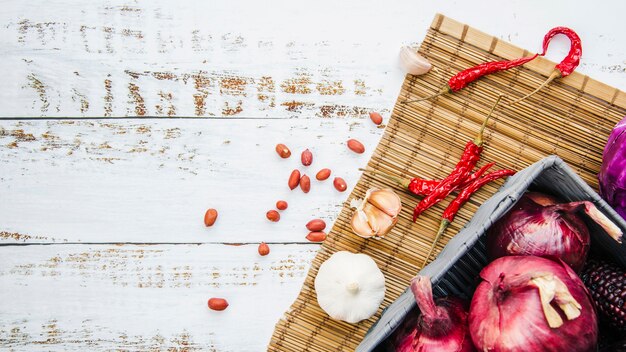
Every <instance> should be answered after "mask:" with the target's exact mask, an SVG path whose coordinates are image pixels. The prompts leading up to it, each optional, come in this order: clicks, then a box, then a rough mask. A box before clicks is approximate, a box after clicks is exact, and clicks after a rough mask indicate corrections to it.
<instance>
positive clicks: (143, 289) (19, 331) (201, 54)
mask: <svg viewBox="0 0 626 352" xmlns="http://www.w3.org/2000/svg"><path fill="white" fill-rule="evenodd" d="M2 5H3V6H2V11H0V23H1V24H2V25H1V26H0V47H2V48H3V50H2V51H1V52H0V57H1V58H2V63H1V64H0V72H1V74H2V83H1V84H0V102H1V103H0V350H7V351H67V350H76V351H78V350H80V351H85V350H89V351H109V350H118V351H145V350H151V351H206V350H215V351H261V350H264V349H265V348H266V346H267V344H268V342H269V340H270V337H271V334H272V331H273V328H274V324H275V323H276V321H277V320H278V319H279V318H280V317H281V315H282V314H283V312H284V311H285V309H287V308H288V307H289V305H290V304H291V302H292V301H293V300H294V298H295V297H296V296H297V293H298V291H299V290H300V287H301V285H302V282H303V281H304V277H305V275H306V272H307V270H308V268H309V266H310V263H311V260H312V258H313V257H314V255H315V252H316V250H317V248H318V245H316V244H309V243H306V240H305V239H304V236H306V229H304V226H303V225H304V223H306V221H308V220H309V219H311V218H313V217H321V218H323V219H325V220H326V222H327V223H328V224H329V225H330V224H332V222H333V221H334V220H335V218H336V217H337V216H338V213H339V210H340V208H341V205H342V203H343V202H344V201H345V200H346V196H347V194H348V193H349V192H346V193H338V192H336V191H335V190H334V189H332V186H331V185H330V182H328V181H326V183H318V182H317V181H313V184H312V190H311V192H310V193H309V194H307V195H304V194H303V193H302V192H301V191H299V190H295V191H293V192H291V191H289V190H288V188H287V186H286V181H287V177H288V175H289V172H290V171H291V170H292V169H294V168H300V169H301V170H303V171H306V172H307V174H309V175H310V176H312V175H313V174H314V173H315V172H317V170H318V169H319V168H321V167H330V168H332V169H333V172H334V174H336V175H341V176H342V177H344V178H345V179H346V181H348V185H349V188H351V187H352V186H353V185H354V183H355V182H356V180H357V179H358V177H359V176H360V174H359V172H358V171H357V168H358V167H361V166H364V165H365V164H366V163H367V161H368V160H369V157H370V156H371V152H372V151H373V149H374V147H375V146H376V145H377V143H378V142H379V140H380V138H381V136H382V132H383V129H379V128H376V127H375V126H373V125H372V124H371V122H370V121H369V119H368V118H367V113H368V112H369V111H372V110H376V111H380V112H382V113H383V115H384V116H385V117H388V115H389V111H390V109H391V108H392V106H393V103H394V101H395V99H396V96H397V94H398V92H399V91H400V86H401V83H402V80H403V79H404V74H403V73H402V71H401V70H400V69H399V68H398V67H397V53H398V50H399V47H400V46H401V45H417V44H419V43H417V42H416V41H417V40H419V39H420V38H423V37H424V34H425V33H426V30H427V28H428V26H429V24H430V22H431V20H432V18H433V16H434V15H435V13H437V12H441V13H444V14H445V15H447V16H449V17H452V18H456V19H458V20H459V21H462V22H465V23H469V24H470V25H472V26H473V27H476V28H479V29H481V30H482V31H484V32H487V33H491V34H493V35H496V36H498V37H499V38H501V39H504V40H507V41H511V42H512V43H514V44H515V45H517V46H520V47H524V48H528V49H529V50H539V49H540V47H539V46H540V43H541V38H542V36H543V34H544V33H545V32H546V31H547V30H548V29H550V28H551V27H554V26H557V25H566V26H570V27H572V28H574V29H576V30H577V31H578V33H579V34H580V35H581V37H582V39H583V44H584V53H583V58H582V63H581V66H580V67H579V69H578V71H579V72H581V73H583V74H586V75H589V76H591V77H592V78H594V79H597V80H600V81H602V82H604V83H606V84H609V85H612V86H615V87H617V88H619V89H622V90H626V81H625V80H624V77H625V73H626V69H625V66H626V62H625V58H626V45H625V44H626V41H625V38H624V36H623V24H622V21H621V19H620V18H619V17H618V16H615V15H614V14H617V13H623V12H625V10H626V3H624V2H623V1H618V0H613V1H606V2H602V3H601V4H597V3H591V2H583V1H574V2H572V1H553V2H542V1H522V0H516V1H510V2H507V3H506V6H505V5H503V4H502V3H501V2H496V1H480V2H479V3H477V4H472V5H469V4H464V3H463V4H461V3H458V2H455V1H451V0H446V1H438V2H436V3H435V2H431V3H425V2H405V1H395V0H394V1H388V2H378V1H359V2H357V1H353V0H349V1H343V2H335V1H330V0H321V1H316V2H307V3H305V2H293V1H287V0H277V1H272V2H259V1H252V0H237V1H185V2H172V1H165V0H152V1H131V0H99V1H92V2H87V3H86V2H81V1H77V0H52V1H41V0H36V1H29V2H9V1H5V2H3V4H2ZM491 13H494V15H491V16H489V15H487V14H491ZM567 49H568V45H567V42H566V41H565V40H562V38H555V40H554V44H553V45H552V46H551V48H550V52H549V54H548V57H549V58H550V59H552V60H555V61H559V60H560V58H561V57H562V56H563V55H564V54H565V53H566V52H567ZM348 138H357V139H359V140H361V141H362V142H363V143H364V145H365V146H366V152H365V153H364V154H362V155H355V154H352V153H350V152H349V151H348V150H347V149H346V147H345V140H346V139H348ZM279 142H280V143H285V144H287V145H289V146H290V148H291V149H292V153H293V156H292V157H291V158H290V159H287V160H282V159H280V158H278V157H277V155H276V154H275V152H274V145H275V144H276V143H279ZM304 148H311V150H313V152H314V155H315V157H314V163H313V165H312V166H311V167H309V168H304V167H302V166H301V165H299V161H298V159H299V158H298V156H299V153H300V151H301V150H302V149H304ZM281 198H284V199H285V200H287V201H288V202H289V205H290V206H289V209H287V210H286V211H285V212H283V216H282V219H281V221H280V222H278V223H269V222H268V221H267V220H266V219H265V218H264V214H265V211H267V210H268V209H270V208H271V207H272V206H273V204H274V203H275V201H276V200H278V199H281ZM208 207H215V208H217V209H218V210H219V211H220V216H219V218H218V222H217V223H216V225H215V226H214V227H212V228H208V229H207V228H205V227H204V226H203V224H202V215H203V213H204V211H205V210H206V208H208ZM261 241H266V242H268V243H270V248H271V253H270V255H269V256H267V257H260V256H258V254H257V253H256V248H257V244H258V243H259V242H261ZM236 244H241V245H236ZM212 296H217V297H225V298H227V299H228V300H229V302H230V303H231V305H230V307H229V308H228V309H227V310H226V311H224V312H221V313H216V312H211V311H209V310H208V309H207V308H206V300H207V299H208V298H209V297H212Z"/></svg>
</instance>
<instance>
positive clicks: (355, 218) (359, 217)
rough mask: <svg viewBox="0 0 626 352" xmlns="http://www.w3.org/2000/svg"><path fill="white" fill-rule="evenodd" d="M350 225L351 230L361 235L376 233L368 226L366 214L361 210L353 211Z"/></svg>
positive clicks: (367, 236) (368, 236) (365, 236)
mask: <svg viewBox="0 0 626 352" xmlns="http://www.w3.org/2000/svg"><path fill="white" fill-rule="evenodd" d="M350 226H352V231H354V233H356V234H357V235H359V236H361V237H364V238H370V237H372V236H375V235H376V233H375V232H374V231H373V230H372V227H371V226H370V223H369V221H368V219H367V214H365V212H364V211H363V210H359V211H356V212H354V214H353V215H352V220H351V221H350Z"/></svg>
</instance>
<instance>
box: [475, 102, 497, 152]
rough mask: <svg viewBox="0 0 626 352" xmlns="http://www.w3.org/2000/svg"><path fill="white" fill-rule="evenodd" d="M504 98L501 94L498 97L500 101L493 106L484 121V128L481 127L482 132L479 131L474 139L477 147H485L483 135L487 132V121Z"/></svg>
mask: <svg viewBox="0 0 626 352" xmlns="http://www.w3.org/2000/svg"><path fill="white" fill-rule="evenodd" d="M503 97H504V94H500V95H499V96H498V100H496V103H495V104H493V106H492V107H491V110H489V114H488V115H487V118H485V121H483V124H482V126H480V130H479V131H478V135H477V136H476V138H475V139H474V144H476V145H477V146H479V147H481V146H482V145H483V143H484V142H485V141H484V139H483V135H484V132H485V128H486V127H487V121H489V118H490V117H491V115H492V114H493V111H494V110H495V109H496V106H498V104H499V103H500V100H502V98H503Z"/></svg>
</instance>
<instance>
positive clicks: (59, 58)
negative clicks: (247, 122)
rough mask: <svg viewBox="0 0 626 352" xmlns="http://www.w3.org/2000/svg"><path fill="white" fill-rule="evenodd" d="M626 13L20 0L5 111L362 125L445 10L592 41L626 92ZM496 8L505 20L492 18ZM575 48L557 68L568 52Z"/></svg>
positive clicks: (603, 69)
mask: <svg viewBox="0 0 626 352" xmlns="http://www.w3.org/2000/svg"><path fill="white" fill-rule="evenodd" d="M625 7H626V5H624V3H623V1H619V0H614V1H608V2H603V5H602V6H595V4H593V3H589V2H576V3H575V4H572V3H571V2H569V1H553V2H551V3H550V4H546V3H545V2H536V1H535V2H530V3H529V2H527V1H520V0H518V1H512V2H509V3H507V7H506V8H502V6H501V4H500V3H498V2H494V1H482V2H481V3H479V4H476V5H475V6H473V7H472V8H469V6H458V4H457V3H455V2H454V1H440V2H437V3H436V4H435V3H422V2H410V3H402V4H391V5H390V4H387V3H383V2H379V3H373V2H368V3H367V4H362V3H358V4H356V5H355V4H352V3H345V4H341V5H339V4H337V3H336V2H334V1H330V0H324V1H316V2H314V3H309V4H307V5H306V6H305V7H303V6H302V4H297V3H292V2H289V1H279V2H278V3H273V5H272V6H271V8H268V6H267V5H266V4H264V3H261V2H258V1H254V0H239V1H224V2H218V3H216V2H214V1H212V2H207V1H196V2H185V3H182V4H181V3H177V2H172V1H167V0H154V1H149V2H144V3H137V2H134V1H128V0H101V1H97V2H92V3H91V5H90V6H84V4H83V2H80V1H78V0H53V1H42V0H39V1H29V2H24V1H22V2H12V3H11V4H7V6H5V7H3V11H2V13H0V23H3V24H4V25H3V26H2V27H0V45H1V46H2V48H3V49H4V50H3V53H2V58H3V67H2V69H3V88H2V89H1V90H0V101H2V102H3V104H2V105H1V106H0V116H68V115H69V116H137V115H139V116H145V115H154V116H173V115H175V116H256V117H265V116H272V117H289V116H303V117H304V116H314V115H317V116H325V117H327V116H343V115H350V116H360V115H362V114H363V112H364V111H367V110H368V109H370V108H373V109H377V110H382V109H385V108H389V107H390V106H391V105H392V102H393V100H394V97H395V96H396V93H397V92H398V89H399V87H400V84H401V82H402V78H403V74H402V72H400V70H399V69H398V68H397V67H396V55H397V52H398V48H399V46H400V45H401V44H402V43H411V42H414V41H415V40H416V38H422V37H423V35H424V33H425V31H426V28H428V25H429V24H430V21H431V19H432V17H433V15H434V13H435V12H436V11H438V12H442V13H445V14H446V15H448V16H450V17H453V18H458V19H460V20H463V21H464V22H467V23H470V24H473V25H474V26H476V27H478V28H481V29H483V30H484V31H486V32H489V33H493V34H495V35H497V36H500V37H502V38H505V39H507V40H509V41H513V42H514V43H515V44H518V45H520V46H521V47H525V48H529V49H531V50H532V49H535V50H539V45H540V43H541V38H542V36H543V34H544V33H545V32H546V31H547V30H548V29H549V28H550V27H551V26H556V25H569V26H572V27H573V28H576V29H577V30H578V31H579V32H580V33H581V35H582V36H583V42H584V43H585V52H584V56H583V62H582V64H581V67H580V69H579V70H580V71H581V72H583V73H585V74H589V75H591V76H592V77H594V78H596V79H599V80H601V81H604V82H606V83H608V84H610V85H616V86H617V87H621V88H622V89H623V88H624V87H626V85H625V84H624V83H623V82H624V79H623V74H624V63H623V61H622V58H623V57H625V56H626V52H625V50H626V49H624V48H626V45H619V44H624V39H623V38H622V37H621V33H622V31H621V30H619V29H621V22H620V21H619V18H618V17H617V16H608V15H607V14H608V13H613V12H617V13H619V12H620V10H626V8H625ZM489 8H496V9H497V10H496V11H498V12H501V13H502V15H501V16H485V9H489ZM538 11H540V12H541V13H542V14H543V16H541V17H538V16H536V13H537V12H538ZM590 18H593V19H598V20H597V21H589V20H588V19H590ZM561 39H562V38H560V39H557V40H555V44H554V46H553V47H552V48H551V49H550V53H549V57H550V58H551V59H554V60H557V61H558V60H559V59H560V57H562V56H563V55H564V54H565V53H566V52H567V44H566V41H564V40H561Z"/></svg>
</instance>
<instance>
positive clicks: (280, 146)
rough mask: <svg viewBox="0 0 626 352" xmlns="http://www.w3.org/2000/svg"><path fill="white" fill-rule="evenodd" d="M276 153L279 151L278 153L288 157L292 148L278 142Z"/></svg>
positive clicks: (284, 157)
mask: <svg viewBox="0 0 626 352" xmlns="http://www.w3.org/2000/svg"><path fill="white" fill-rule="evenodd" d="M276 153H278V155H280V157H281V158H283V159H287V158H288V157H290V156H291V150H289V148H288V147H287V146H286V145H284V144H282V143H278V144H276Z"/></svg>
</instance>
